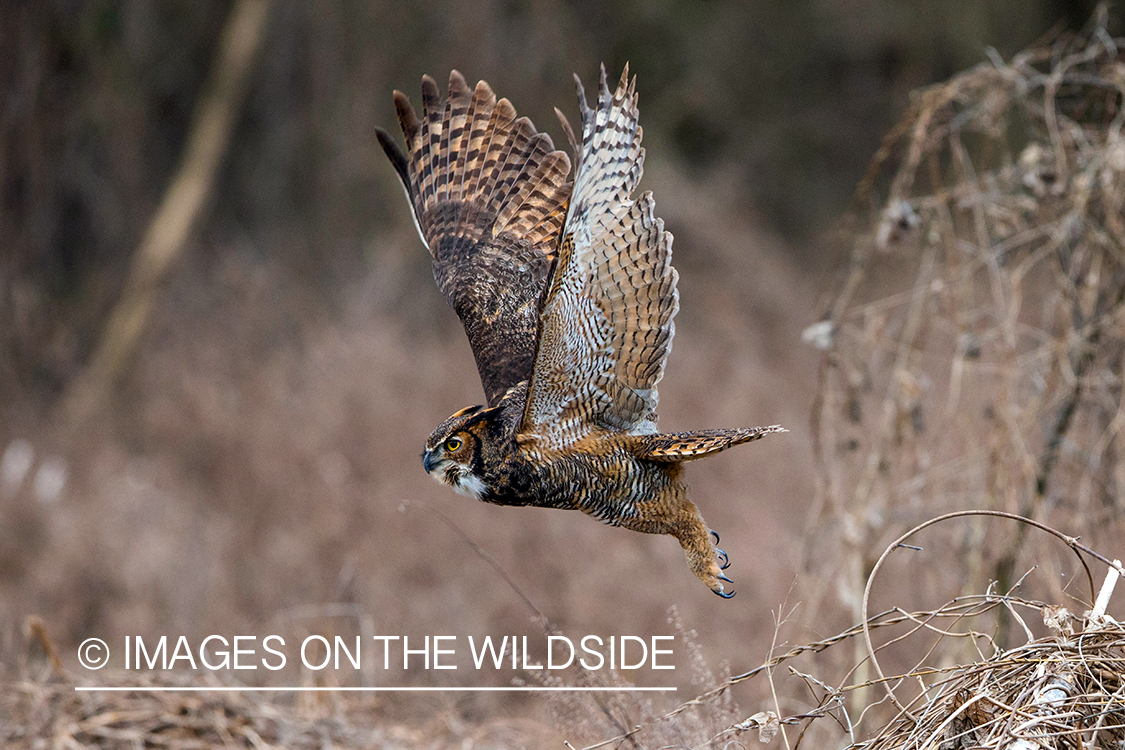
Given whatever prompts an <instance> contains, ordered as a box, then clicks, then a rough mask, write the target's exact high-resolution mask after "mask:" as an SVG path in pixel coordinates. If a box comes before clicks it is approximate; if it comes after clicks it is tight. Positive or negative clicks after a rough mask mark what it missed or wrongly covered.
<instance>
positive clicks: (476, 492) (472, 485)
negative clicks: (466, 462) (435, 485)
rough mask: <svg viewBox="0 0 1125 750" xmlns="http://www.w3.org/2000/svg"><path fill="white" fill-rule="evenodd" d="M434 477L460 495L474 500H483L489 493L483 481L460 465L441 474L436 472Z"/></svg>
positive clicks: (453, 466) (448, 468)
mask: <svg viewBox="0 0 1125 750" xmlns="http://www.w3.org/2000/svg"><path fill="white" fill-rule="evenodd" d="M433 476H434V479H437V480H438V481H439V482H442V483H443V484H448V485H449V486H450V487H452V488H453V490H454V491H455V492H457V493H458V494H461V495H464V496H465V497H471V498H473V499H474V500H480V499H482V498H483V497H484V496H485V494H486V493H487V492H488V486H487V485H486V484H485V483H484V480H483V479H481V478H480V477H478V476H477V475H476V474H473V473H472V472H470V471H468V470H467V469H465V467H463V466H460V465H458V464H453V465H451V466H449V467H447V468H446V469H445V470H444V471H442V472H440V473H438V472H435V473H434V475H433Z"/></svg>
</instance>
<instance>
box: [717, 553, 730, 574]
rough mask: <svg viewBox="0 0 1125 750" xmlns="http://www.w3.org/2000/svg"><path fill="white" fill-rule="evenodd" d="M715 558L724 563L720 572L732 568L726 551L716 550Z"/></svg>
mask: <svg viewBox="0 0 1125 750" xmlns="http://www.w3.org/2000/svg"><path fill="white" fill-rule="evenodd" d="M715 557H717V558H719V559H720V560H721V561H722V565H720V566H719V570H726V569H727V568H729V567H730V558H729V557H727V553H726V550H721V549H716V550H715Z"/></svg>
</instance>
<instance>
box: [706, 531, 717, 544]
mask: <svg viewBox="0 0 1125 750" xmlns="http://www.w3.org/2000/svg"><path fill="white" fill-rule="evenodd" d="M707 531H708V532H709V533H710V534H711V536H713V537H715V544H718V543H719V532H717V531H715V530H714V529H707Z"/></svg>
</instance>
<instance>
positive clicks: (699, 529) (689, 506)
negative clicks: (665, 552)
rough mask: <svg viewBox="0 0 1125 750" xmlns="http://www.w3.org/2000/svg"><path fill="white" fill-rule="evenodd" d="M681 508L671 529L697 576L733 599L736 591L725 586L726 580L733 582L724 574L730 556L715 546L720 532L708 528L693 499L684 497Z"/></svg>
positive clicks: (721, 594) (715, 590) (727, 597)
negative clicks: (713, 539)
mask: <svg viewBox="0 0 1125 750" xmlns="http://www.w3.org/2000/svg"><path fill="white" fill-rule="evenodd" d="M679 511H680V512H679V513H678V514H677V516H678V518H677V521H676V523H675V524H674V525H673V527H672V528H671V529H670V530H669V531H668V533H670V534H671V535H672V536H674V537H676V541H678V542H679V543H680V546H681V547H683V549H684V556H685V557H687V563H688V567H689V568H691V572H692V573H695V576H696V578H698V579H699V580H701V581H703V584H704V585H705V586H707V588H709V589H711V590H712V591H714V592H715V593H716V594H718V595H719V596H721V597H723V598H724V599H730V598H731V597H732V596H734V592H733V591H729V590H727V589H726V588H725V587H724V586H723V583H732V581H731V579H729V578H727V577H726V575H724V574H723V571H724V570H726V569H727V568H728V567H730V558H729V557H728V556H727V553H726V552H724V551H723V550H721V549H719V548H718V547H716V546H715V542H718V540H719V535H718V534H716V533H715V532H714V531H712V530H710V529H708V528H707V524H705V523H703V517H702V516H701V515H700V513H699V509H698V508H696V507H695V504H694V503H692V502H691V501H690V500H687V499H684V500H683V505H682V506H681V507H680V508H679ZM712 536H713V537H714V538H715V541H714V542H712V541H711V537H712ZM720 563H721V565H720Z"/></svg>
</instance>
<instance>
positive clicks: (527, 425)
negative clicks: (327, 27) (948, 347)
mask: <svg viewBox="0 0 1125 750" xmlns="http://www.w3.org/2000/svg"><path fill="white" fill-rule="evenodd" d="M575 80H576V81H577V77H576V78H575ZM634 84H635V82H634V81H633V80H630V79H629V69H628V67H626V68H625V72H624V73H622V75H621V80H620V81H619V83H618V84H617V87H616V89H615V90H613V91H611V90H610V88H609V86H608V84H607V81H606V75H605V68H604V67H603V68H602V71H601V80H600V81H599V86H598V96H597V102H596V105H595V106H594V107H593V108H591V107H590V106H589V105H588V104H587V102H586V95H585V92H584V91H583V90H582V84H581V82H578V95H579V106H580V109H581V113H582V131H581V141H579V140H578V139H577V138H576V137H575V134H574V131H573V130H572V129H571V128H570V125H569V124H568V123H567V121H566V118H565V117H563V116H562V114H561V113H559V117H560V120H561V121H562V124H563V128H564V129H565V131H566V133H567V136H568V137H569V139H570V142H571V145H572V147H573V148H574V152H575V155H576V159H577V164H576V168H575V177H574V183H573V185H572V184H571V183H569V182H567V181H566V178H567V174H568V172H569V167H570V161H569V159H567V157H566V155H565V154H563V153H562V152H559V151H554V150H552V149H553V146H552V144H551V139H550V138H549V137H547V136H546V135H543V134H539V133H536V131H535V128H534V126H532V124H531V123H530V122H529V121H528V120H526V119H524V118H520V119H517V118H516V113H515V110H514V109H513V108H512V106H511V104H509V103H508V102H507V100H505V99H501V100H500V101H496V98H495V96H493V94H492V90H491V89H490V88H489V87H488V84H486V83H483V82H481V83H478V84H477V87H476V90H475V91H474V92H473V94H472V95H471V96H470V95H469V91H468V88H467V87H466V86H465V81H464V79H463V78H462V77H461V75H460V74H459V73H457V72H456V71H454V72H453V74H452V75H450V78H449V95H448V97H447V98H446V100H445V103H444V106H443V105H442V103H441V101H440V97H439V96H438V92H437V86H436V85H435V84H434V82H433V80H432V79H430V78H428V77H427V78H424V79H423V82H422V102H423V107H424V113H423V117H422V119H421V120H419V118H418V116H417V115H416V114H415V112H414V110H413V108H412V107H411V106H410V102H409V100H408V99H407V98H406V97H405V96H404V95H402V94H401V93H399V92H395V106H396V108H397V109H398V117H399V122H400V124H401V125H402V132H403V135H404V137H405V138H406V144H407V153H408V155H406V154H403V153H402V152H401V151H400V150H399V149H398V147H397V146H396V145H395V144H394V142H393V141H392V140H391V139H390V137H389V136H387V134H386V133H384V132H382V131H380V132H379V142H380V143H381V144H382V145H383V148H384V150H386V152H387V155H388V156H389V157H390V158H391V161H392V162H393V163H394V166H395V170H396V171H397V172H398V174H399V177H400V178H401V179H402V183H403V186H404V187H405V188H406V194H407V197H408V198H409V199H410V204H411V208H412V209H413V213H414V220H415V222H416V223H417V225H418V231H419V233H420V234H421V235H422V240H423V241H424V242H425V243H426V246H427V247H428V248H429V250H430V255H431V257H432V258H433V266H434V277H435V278H436V279H437V282H438V286H440V287H441V290H442V292H443V293H444V294H445V296H446V299H448V300H449V302H450V304H451V305H453V308H454V309H455V310H456V311H457V314H458V315H459V316H460V318H461V322H462V324H463V325H464V326H465V332H466V333H467V334H468V337H469V342H470V344H471V345H472V348H473V353H474V355H475V356H476V360H477V368H478V370H479V371H480V376H481V382H482V383H483V385H484V390H485V394H486V396H487V398H488V408H485V407H481V406H471V407H468V408H466V409H462V410H460V411H458V412H456V413H454V414H453V415H452V416H451V417H449V418H448V419H446V420H445V421H444V422H442V423H441V424H440V425H438V427H437V428H436V429H435V430H434V431H433V433H432V434H431V435H430V437H429V439H428V440H427V441H426V447H425V451H424V452H423V454H422V463H423V466H424V467H425V469H426V472H427V473H429V474H430V475H431V476H433V477H434V478H435V479H437V480H438V481H441V482H443V483H445V484H448V485H449V486H451V487H453V488H454V489H455V490H457V491H458V492H461V493H462V494H465V495H468V496H470V497H475V498H478V499H480V500H484V501H486V502H490V503H497V504H500V505H533V506H538V507H550V508H573V509H577V510H581V511H583V512H584V513H587V514H589V515H591V516H594V517H595V518H597V519H599V520H601V521H603V522H604V523H607V524H611V525H613V526H623V527H625V528H628V529H632V530H634V531H640V532H644V533H648V534H670V535H672V536H674V537H675V538H676V540H677V541H679V543H680V545H681V546H682V547H683V550H684V554H685V556H686V557H687V561H688V566H689V567H690V568H691V570H692V572H693V573H694V574H695V575H696V576H697V577H698V578H699V579H700V580H701V581H703V583H704V584H706V585H707V586H708V587H709V588H710V589H711V590H712V591H714V592H715V593H716V594H719V595H720V596H723V597H728V598H729V597H730V596H732V595H733V593H734V592H732V591H728V590H727V589H725V588H724V585H723V584H724V583H729V582H730V579H729V578H727V577H726V575H725V574H724V573H723V570H724V569H725V568H726V567H727V565H728V564H729V560H728V558H727V554H726V553H725V552H723V551H722V550H721V549H718V548H717V547H716V546H715V543H716V542H718V535H717V534H715V533H714V532H712V531H710V529H708V528H707V525H706V524H705V523H704V521H703V516H702V515H701V514H700V512H699V509H698V508H696V506H695V505H694V504H693V503H692V502H691V501H690V500H689V499H688V497H687V485H686V484H684V482H683V479H682V464H683V463H685V462H687V461H691V460H694V459H697V458H701V457H703V456H706V455H711V454H714V453H717V452H719V451H722V450H725V449H727V448H729V447H731V446H734V445H738V444H741V443H746V442H750V441H752V440H757V439H759V438H761V437H764V436H765V435H768V434H771V433H775V432H784V430H782V429H781V428H780V427H777V426H776V425H775V426H772V427H756V428H753V429H720V430H704V431H697V432H677V433H669V434H661V433H659V432H657V430H656V407H657V403H658V393H657V384H658V383H659V382H660V379H661V377H662V376H663V374H664V363H665V361H666V360H667V358H668V353H669V352H670V350H671V348H672V338H673V336H674V334H675V326H674V323H673V318H674V317H675V315H676V311H677V310H678V309H679V293H678V292H677V291H676V280H677V275H676V270H675V269H674V268H673V267H672V235H671V233H669V232H667V231H665V229H664V222H663V221H661V220H660V219H659V218H657V216H656V214H655V203H654V201H653V198H652V194H651V193H648V192H646V193H643V194H641V196H640V197H639V198H637V199H636V200H634V199H633V192H634V191H635V190H636V188H637V184H638V182H639V181H640V179H641V173H642V171H643V167H644V153H645V152H644V149H643V148H642V147H641V139H642V136H643V132H642V130H641V127H640V125H639V124H638V111H637V95H636V92H635V86H634ZM556 112H557V110H556Z"/></svg>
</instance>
